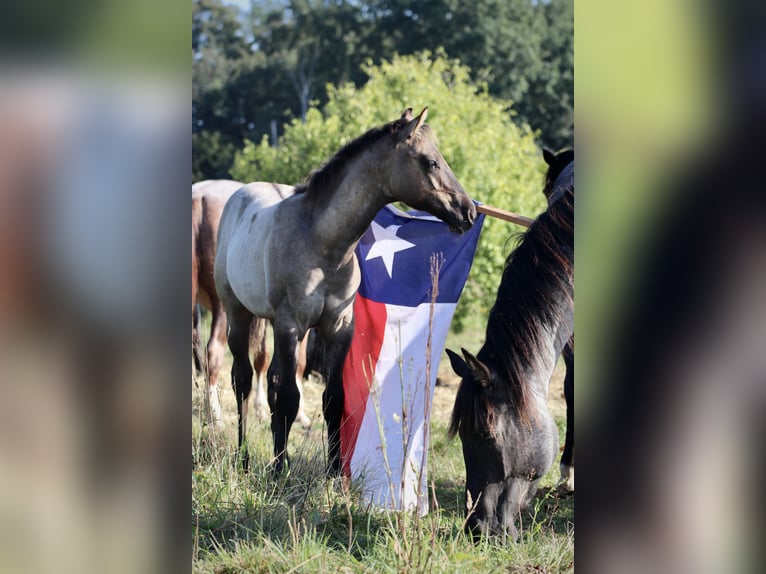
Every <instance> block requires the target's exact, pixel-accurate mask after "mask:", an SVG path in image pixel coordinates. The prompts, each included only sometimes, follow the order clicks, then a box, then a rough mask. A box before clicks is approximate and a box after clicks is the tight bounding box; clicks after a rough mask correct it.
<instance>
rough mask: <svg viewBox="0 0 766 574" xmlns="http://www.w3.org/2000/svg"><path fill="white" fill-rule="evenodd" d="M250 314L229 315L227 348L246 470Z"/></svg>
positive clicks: (250, 375)
mask: <svg viewBox="0 0 766 574" xmlns="http://www.w3.org/2000/svg"><path fill="white" fill-rule="evenodd" d="M252 320H253V318H252V316H251V315H249V314H248V313H247V312H245V311H242V312H241V313H239V314H238V315H237V316H234V317H232V316H230V317H229V323H230V325H231V327H230V329H229V350H230V351H231V354H232V357H233V363H232V365H231V385H232V387H233V388H234V396H235V397H236V399H237V414H238V416H239V421H238V425H237V447H238V450H239V453H240V455H241V456H242V468H243V469H244V470H245V471H247V469H248V466H249V462H250V457H249V455H248V453H247V441H246V433H247V399H248V398H249V397H250V390H251V388H252V386H253V367H251V366H250V356H249V349H250V323H251V321H252Z"/></svg>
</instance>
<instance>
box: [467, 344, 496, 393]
mask: <svg viewBox="0 0 766 574" xmlns="http://www.w3.org/2000/svg"><path fill="white" fill-rule="evenodd" d="M460 350H461V351H462V352H463V357H464V358H465V363H466V366H467V367H468V371H469V372H470V373H471V375H472V376H473V378H474V379H476V380H477V381H478V382H479V383H480V384H481V386H482V387H488V386H489V384H490V383H491V382H492V373H490V372H489V368H488V367H487V365H485V364H484V363H482V362H481V361H480V360H479V359H477V358H476V357H475V356H474V355H472V354H471V353H470V352H468V351H466V350H465V349H464V348H462V347H461V348H460Z"/></svg>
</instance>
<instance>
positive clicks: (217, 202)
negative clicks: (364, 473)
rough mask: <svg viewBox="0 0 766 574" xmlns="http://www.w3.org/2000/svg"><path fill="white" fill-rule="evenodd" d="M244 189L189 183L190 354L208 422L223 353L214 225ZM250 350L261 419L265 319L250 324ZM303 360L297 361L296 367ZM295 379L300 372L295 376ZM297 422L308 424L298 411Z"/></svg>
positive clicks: (215, 418) (214, 410)
mask: <svg viewBox="0 0 766 574" xmlns="http://www.w3.org/2000/svg"><path fill="white" fill-rule="evenodd" d="M242 185H244V184H243V183H241V182H238V181H231V180H206V181H201V182H198V183H196V184H194V185H192V352H193V355H194V361H195V368H196V369H197V372H199V373H203V372H205V370H206V373H205V374H206V380H207V395H206V396H207V411H208V420H209V421H210V422H211V423H213V424H215V425H219V424H220V423H221V405H220V401H219V398H218V379H219V376H220V372H221V368H222V367H223V362H224V351H225V349H226V330H227V320H226V313H225V311H224V308H223V305H222V304H221V300H220V299H219V298H218V292H217V291H216V288H215V281H214V278H213V265H214V262H215V251H216V242H217V238H218V224H219V222H220V219H221V213H222V212H223V208H224V205H225V204H226V201H227V200H228V199H229V198H230V197H231V196H232V194H233V193H234V192H235V191H236V190H237V189H239V188H240V187H242ZM268 185H273V186H274V189H276V190H277V191H278V192H279V193H281V194H282V195H284V196H287V195H290V194H292V192H293V188H292V187H291V186H288V185H281V184H268ZM201 307H204V308H205V309H208V310H209V311H210V313H211V325H210V338H209V339H208V342H207V345H206V352H205V354H204V355H205V358H204V359H203V353H202V352H201V333H200V325H201V311H200V308H201ZM250 350H251V352H252V353H253V367H254V369H255V372H256V373H258V384H257V386H256V396H255V408H256V414H257V416H258V417H259V418H260V419H265V418H266V417H267V416H268V403H267V400H266V391H265V373H266V367H267V365H268V351H267V350H266V320H265V319H259V320H256V321H253V324H252V326H251V332H250ZM304 363H305V360H302V361H299V363H298V366H299V369H300V367H301V365H303V364H304ZM298 377H299V379H300V378H302V377H303V370H302V369H300V370H299V372H298ZM298 418H299V421H300V422H301V424H303V425H304V426H308V424H309V423H310V421H309V418H308V417H307V416H306V415H305V413H304V412H303V410H302V409H301V410H300V412H299V416H298Z"/></svg>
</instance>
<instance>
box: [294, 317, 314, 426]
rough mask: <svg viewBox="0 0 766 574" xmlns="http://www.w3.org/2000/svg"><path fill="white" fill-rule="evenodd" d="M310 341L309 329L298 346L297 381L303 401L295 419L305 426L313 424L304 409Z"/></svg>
mask: <svg viewBox="0 0 766 574" xmlns="http://www.w3.org/2000/svg"><path fill="white" fill-rule="evenodd" d="M308 343H309V331H306V335H305V336H304V337H303V339H302V340H301V344H300V347H299V348H298V367H297V369H296V373H295V382H296V384H297V385H298V392H299V393H300V395H301V402H300V403H299V405H298V414H297V415H296V417H295V420H296V421H298V423H300V425H301V426H302V427H303V428H308V427H310V426H311V419H310V418H309V417H308V416H306V412H305V411H304V410H303V405H304V404H305V402H306V401H304V400H303V379H304V377H305V375H306V353H307V351H308Z"/></svg>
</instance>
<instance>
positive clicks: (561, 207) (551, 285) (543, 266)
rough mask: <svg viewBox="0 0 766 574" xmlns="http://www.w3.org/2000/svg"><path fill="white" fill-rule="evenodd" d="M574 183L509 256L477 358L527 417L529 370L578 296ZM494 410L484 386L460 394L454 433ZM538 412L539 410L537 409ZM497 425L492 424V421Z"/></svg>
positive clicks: (472, 386)
mask: <svg viewBox="0 0 766 574" xmlns="http://www.w3.org/2000/svg"><path fill="white" fill-rule="evenodd" d="M573 274H574V185H571V186H569V187H568V188H567V189H566V190H565V191H564V193H563V194H562V195H561V196H560V197H559V198H558V199H557V200H556V201H555V202H554V203H553V204H551V205H550V207H549V208H548V209H547V210H546V211H545V212H544V213H543V214H541V215H540V216H539V217H538V218H537V219H536V220H535V222H534V223H533V224H532V225H531V226H530V228H529V229H528V230H527V231H526V233H524V234H523V235H522V236H521V240H520V243H519V246H518V247H517V248H516V249H515V250H514V251H513V252H512V253H511V254H510V255H509V256H508V258H507V259H506V263H505V269H504V270H503V277H502V280H501V282H500V287H499V288H498V292H497V299H496V301H495V305H494V307H493V308H492V310H491V311H490V314H489V319H488V322H487V331H486V338H485V343H484V346H483V347H482V348H481V350H480V351H479V353H478V355H477V358H478V359H479V360H480V361H481V362H483V363H484V364H485V365H487V366H488V367H489V368H490V369H491V370H492V371H493V372H494V374H495V376H496V381H503V382H505V384H504V385H503V386H502V390H501V392H502V393H503V394H504V395H506V396H507V400H509V401H510V403H511V404H512V405H513V406H512V408H513V409H514V410H515V411H516V412H518V413H519V415H520V417H521V418H522V419H523V420H524V419H527V418H528V417H527V415H528V414H530V413H528V412H527V408H528V406H529V401H528V397H527V388H526V385H525V384H524V380H525V377H526V374H527V373H526V371H527V370H528V369H529V368H530V365H533V364H535V360H536V359H535V358H536V357H537V356H538V355H539V354H540V353H541V346H542V342H543V340H544V339H545V338H546V337H551V336H552V335H551V333H550V332H549V329H548V327H549V326H551V325H555V324H557V323H559V322H560V321H562V319H563V318H564V317H565V314H566V313H568V312H569V309H571V306H572V305H573V299H574V286H573ZM494 410H495V409H494V408H493V406H492V403H491V402H490V400H489V397H488V396H487V394H486V393H485V392H483V389H482V387H481V385H479V384H477V383H475V382H474V383H473V384H471V383H469V384H465V381H463V382H462V383H461V384H460V387H459V389H458V392H457V397H456V399H455V407H454V410H453V412H452V418H451V421H450V427H449V431H448V433H449V435H450V436H454V435H455V434H456V433H457V431H458V427H459V426H460V424H461V421H463V423H462V424H466V425H468V426H469V427H471V426H473V427H474V429H473V430H478V429H477V428H476V427H478V425H479V421H483V424H487V422H488V419H491V417H492V416H493V414H494ZM532 416H534V413H532ZM489 426H490V427H491V424H489Z"/></svg>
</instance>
